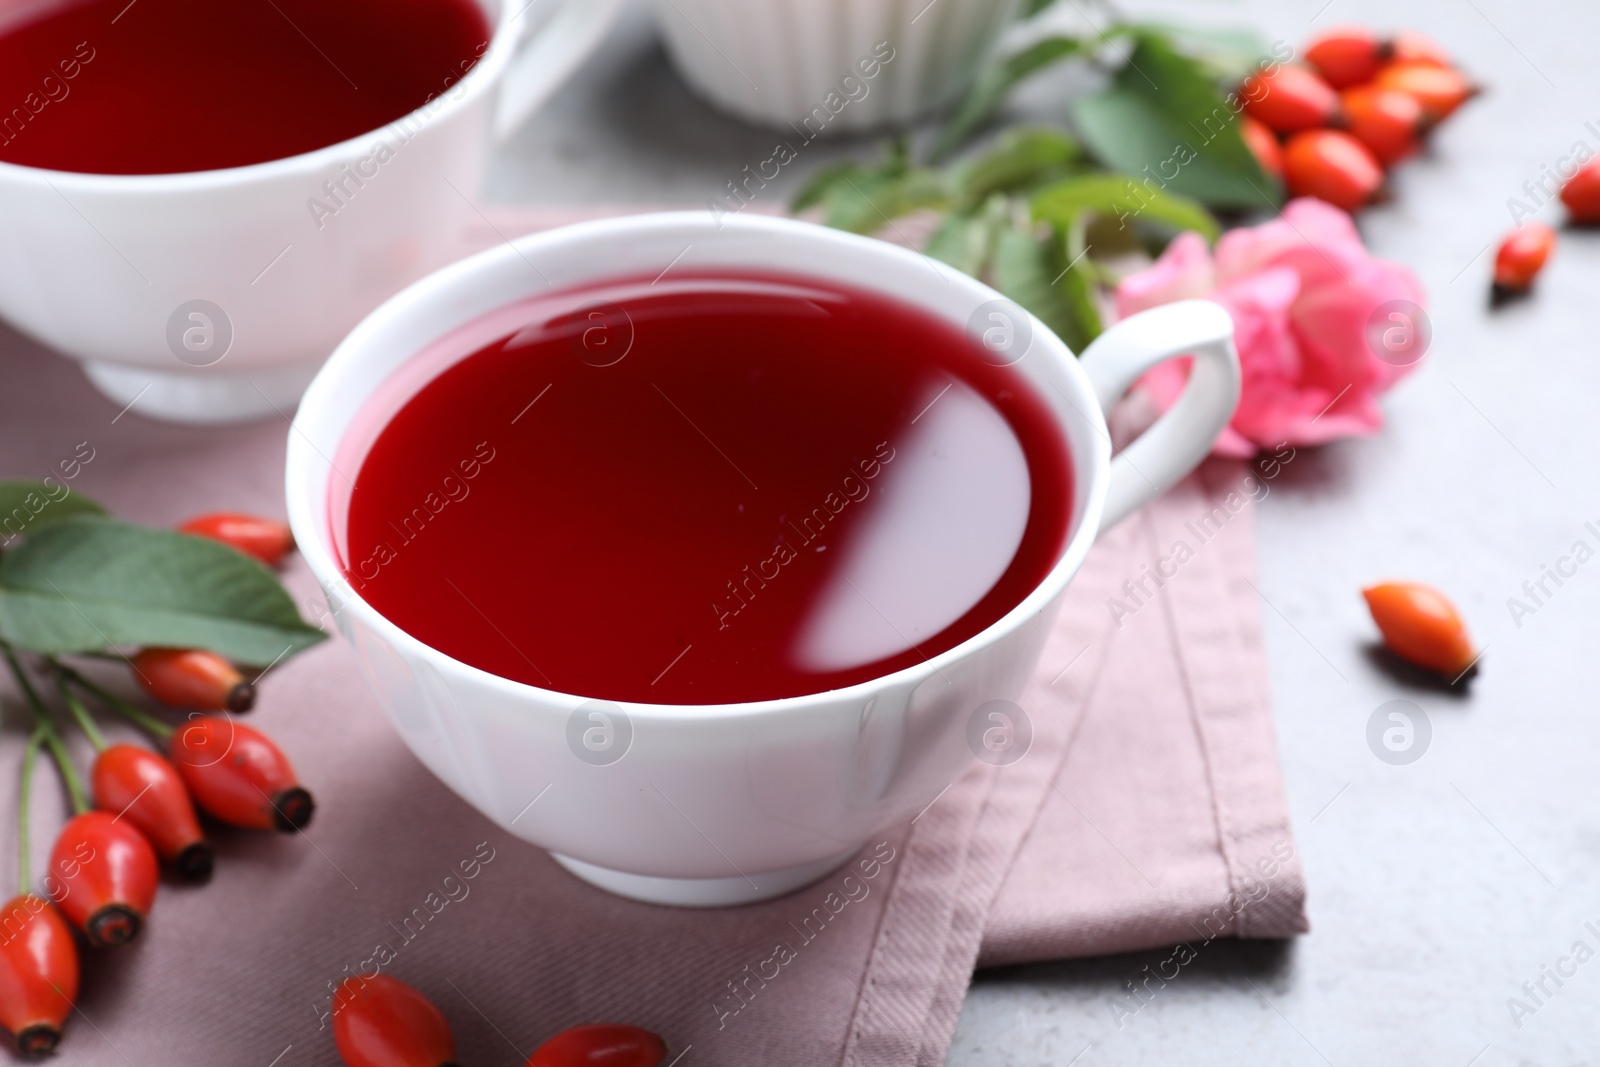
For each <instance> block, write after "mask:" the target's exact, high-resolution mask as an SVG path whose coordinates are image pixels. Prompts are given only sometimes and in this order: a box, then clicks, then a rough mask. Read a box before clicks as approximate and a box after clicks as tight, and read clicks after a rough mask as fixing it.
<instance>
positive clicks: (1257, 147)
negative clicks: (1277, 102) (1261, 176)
mask: <svg viewBox="0 0 1600 1067" xmlns="http://www.w3.org/2000/svg"><path fill="white" fill-rule="evenodd" d="M1239 136H1240V137H1242V138H1244V145H1245V147H1246V148H1248V149H1250V154H1251V155H1253V156H1255V157H1256V162H1257V163H1259V164H1261V169H1262V170H1264V171H1266V172H1267V173H1268V174H1270V175H1272V176H1273V177H1274V178H1277V179H1278V180H1279V181H1282V180H1283V146H1282V145H1280V144H1278V135H1277V134H1275V133H1273V132H1272V131H1271V130H1269V129H1267V127H1266V126H1265V125H1264V124H1262V123H1260V122H1257V121H1256V120H1255V119H1253V118H1251V117H1250V116H1249V115H1240V116H1239Z"/></svg>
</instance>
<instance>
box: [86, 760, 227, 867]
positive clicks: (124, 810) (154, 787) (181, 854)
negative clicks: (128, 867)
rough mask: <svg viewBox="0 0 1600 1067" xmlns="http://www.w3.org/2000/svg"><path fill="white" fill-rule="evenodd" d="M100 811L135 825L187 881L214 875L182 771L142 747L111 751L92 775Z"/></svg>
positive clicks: (93, 787) (96, 803)
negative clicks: (179, 773) (180, 774)
mask: <svg viewBox="0 0 1600 1067" xmlns="http://www.w3.org/2000/svg"><path fill="white" fill-rule="evenodd" d="M89 773H90V786H91V788H92V790H93V792H94V802H95V806H96V807H97V808H99V809H100V810H101V811H105V812H110V813H111V814H112V815H115V816H118V817H119V818H121V819H123V820H125V821H127V822H130V823H132V824H133V825H134V826H135V827H137V828H138V829H139V830H140V831H142V832H143V833H144V836H145V837H146V838H147V839H149V841H150V844H151V845H153V846H154V847H155V850H156V853H157V854H158V855H160V857H161V858H162V859H164V860H166V861H167V862H169V863H171V864H172V865H173V866H174V867H175V868H176V869H177V871H178V873H179V874H181V875H182V876H183V877H185V878H187V879H190V880H191V881H198V880H199V879H202V878H205V877H206V876H207V875H209V874H210V873H211V861H212V856H211V846H210V845H208V844H206V842H205V838H204V837H203V836H202V835H201V833H200V820H199V819H197V818H195V814H194V802H193V801H192V800H190V799H189V791H188V790H187V789H185V788H184V785H183V779H181V778H180V777H178V771H177V768H175V767H174V766H173V765H172V764H171V763H168V762H167V761H166V760H164V759H162V758H161V756H160V755H158V754H157V753H154V752H151V751H150V750H149V749H147V748H141V747H139V746H138V745H112V746H111V747H109V748H107V749H106V750H105V751H103V752H101V753H100V755H99V757H98V758H97V759H96V760H95V761H94V767H93V768H91V769H90V772H89Z"/></svg>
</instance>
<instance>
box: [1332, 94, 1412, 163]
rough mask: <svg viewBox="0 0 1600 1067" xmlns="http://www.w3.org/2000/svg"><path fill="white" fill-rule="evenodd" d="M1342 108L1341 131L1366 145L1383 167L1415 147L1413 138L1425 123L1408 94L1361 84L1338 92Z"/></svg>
mask: <svg viewBox="0 0 1600 1067" xmlns="http://www.w3.org/2000/svg"><path fill="white" fill-rule="evenodd" d="M1339 102H1340V103H1341V104H1342V105H1343V107H1344V130H1345V132H1347V133H1349V134H1350V136H1352V137H1354V138H1355V139H1356V140H1358V141H1360V142H1361V143H1362V144H1364V145H1366V146H1367V148H1368V149H1369V150H1371V152H1372V155H1373V156H1374V158H1376V159H1377V161H1378V162H1379V163H1381V164H1383V165H1384V166H1385V167H1388V166H1392V165H1393V164H1395V163H1397V162H1399V161H1400V160H1402V159H1404V158H1405V157H1406V156H1408V155H1410V154H1411V153H1412V152H1413V151H1415V150H1416V147H1417V137H1418V136H1419V135H1420V134H1421V133H1422V131H1423V129H1424V128H1425V127H1426V125H1427V117H1426V115H1425V114H1424V112H1423V110H1422V105H1421V104H1419V103H1417V99H1416V97H1414V96H1411V95H1410V94H1409V93H1402V92H1400V91H1399V90H1398V89H1385V88H1382V87H1381V86H1377V85H1362V86H1358V87H1357V88H1354V89H1346V90H1345V91H1344V92H1343V93H1341V94H1340V95H1339Z"/></svg>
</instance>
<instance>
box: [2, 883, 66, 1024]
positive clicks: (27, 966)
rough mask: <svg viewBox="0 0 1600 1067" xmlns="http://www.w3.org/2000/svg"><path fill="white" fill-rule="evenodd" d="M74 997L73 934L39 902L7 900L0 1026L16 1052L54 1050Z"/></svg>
mask: <svg viewBox="0 0 1600 1067" xmlns="http://www.w3.org/2000/svg"><path fill="white" fill-rule="evenodd" d="M77 998H78V946H77V945H75V944H74V943H73V940H72V931H71V930H70V929H68V928H67V924H66V923H65V922H63V921H62V919H61V915H60V913H58V912H57V911H56V909H55V908H53V907H51V906H50V902H49V901H47V900H45V899H44V898H43V897H39V896H36V895H34V894H32V893H24V894H22V895H21V896H19V897H14V898H12V899H11V900H10V901H8V902H7V903H6V905H5V910H4V911H3V912H0V1026H4V1027H5V1028H6V1029H7V1030H9V1031H11V1033H12V1035H13V1036H14V1037H15V1038H16V1042H17V1051H18V1052H20V1053H22V1054H23V1055H25V1056H37V1055H42V1054H44V1053H47V1052H52V1051H54V1050H55V1047H56V1043H57V1042H58V1041H60V1040H61V1027H62V1024H64V1023H65V1022H66V1021H67V1016H68V1015H69V1014H71V1013H72V1002H73V1001H74V1000H76V999H77Z"/></svg>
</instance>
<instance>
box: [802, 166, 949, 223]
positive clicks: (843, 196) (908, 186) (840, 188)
mask: <svg viewBox="0 0 1600 1067" xmlns="http://www.w3.org/2000/svg"><path fill="white" fill-rule="evenodd" d="M949 202H950V195H949V193H948V191H947V190H946V188H945V184H944V181H943V179H942V178H941V177H940V176H939V175H938V174H937V173H935V172H933V171H929V170H921V169H918V170H913V171H909V172H907V173H905V174H899V175H884V174H881V173H864V174H857V175H848V174H847V175H842V176H841V180H840V184H838V185H835V186H834V187H832V188H831V189H830V190H829V191H828V192H827V193H826V194H825V195H824V197H823V204H824V205H825V207H826V213H825V215H824V217H823V222H824V223H825V224H826V225H828V226H832V227H834V228H835V229H840V230H849V231H850V232H851V233H876V232H877V231H879V230H881V229H882V228H883V227H885V226H887V225H888V224H889V223H890V222H892V221H893V220H894V219H896V218H898V217H900V216H901V215H904V214H906V213H908V212H911V211H915V210H916V209H918V208H923V207H946V206H948V205H949Z"/></svg>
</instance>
